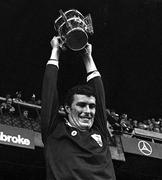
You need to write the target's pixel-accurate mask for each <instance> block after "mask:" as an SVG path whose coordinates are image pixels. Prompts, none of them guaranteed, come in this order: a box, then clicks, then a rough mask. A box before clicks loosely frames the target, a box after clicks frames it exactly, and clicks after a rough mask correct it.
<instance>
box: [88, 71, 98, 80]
mask: <svg viewBox="0 0 162 180" xmlns="http://www.w3.org/2000/svg"><path fill="white" fill-rule="evenodd" d="M97 76H101V75H100V73H99V72H98V71H94V72H92V73H91V74H89V75H88V76H87V82H88V81H89V80H91V79H93V78H94V77H97Z"/></svg>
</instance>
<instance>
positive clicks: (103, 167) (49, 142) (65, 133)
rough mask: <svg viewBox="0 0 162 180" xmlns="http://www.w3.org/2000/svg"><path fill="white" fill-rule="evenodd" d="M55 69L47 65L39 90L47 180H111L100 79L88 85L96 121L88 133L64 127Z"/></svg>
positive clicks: (112, 179)
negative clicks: (94, 103)
mask: <svg viewBox="0 0 162 180" xmlns="http://www.w3.org/2000/svg"><path fill="white" fill-rule="evenodd" d="M57 73H58V68H57V67H56V66H54V65H47V67H46V71H45V75H44V80H43V89H42V112H41V115H42V118H41V119H42V122H41V124H42V139H43V143H44V146H45V147H44V150H45V161H46V169H47V180H115V175H114V169H113V164H112V160H111V156H110V151H109V147H108V141H107V133H106V132H107V129H106V119H105V95H104V89H103V85H102V81H101V77H99V76H98V77H94V78H92V79H90V80H89V81H88V84H89V85H90V86H93V88H94V90H95V91H96V102H97V104H96V105H97V106H96V117H95V121H94V125H93V127H92V128H91V129H90V130H89V131H84V132H82V131H79V130H78V129H76V128H74V127H71V126H70V125H68V123H67V121H66V120H65V118H63V117H61V116H60V115H59V114H58V108H59V102H58V92H57Z"/></svg>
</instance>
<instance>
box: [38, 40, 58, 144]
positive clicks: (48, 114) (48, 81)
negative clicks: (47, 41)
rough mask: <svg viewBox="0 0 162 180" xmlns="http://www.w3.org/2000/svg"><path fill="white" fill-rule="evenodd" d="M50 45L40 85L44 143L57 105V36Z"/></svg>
mask: <svg viewBox="0 0 162 180" xmlns="http://www.w3.org/2000/svg"><path fill="white" fill-rule="evenodd" d="M51 46H52V52H51V57H50V59H49V60H48V62H47V64H46V69H45V73H44V78H43V85H42V110H41V129H42V139H43V142H44V143H45V141H46V138H47V137H48V135H49V134H50V133H51V131H52V130H53V129H54V127H55V125H56V122H55V119H56V116H57V113H58V107H59V100H58V91H57V75H58V68H59V54H60V50H59V39H58V37H54V38H53V39H52V41H51Z"/></svg>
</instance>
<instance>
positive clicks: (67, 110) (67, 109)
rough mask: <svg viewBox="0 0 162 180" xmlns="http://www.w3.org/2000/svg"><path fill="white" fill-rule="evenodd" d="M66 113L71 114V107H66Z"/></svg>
mask: <svg viewBox="0 0 162 180" xmlns="http://www.w3.org/2000/svg"><path fill="white" fill-rule="evenodd" d="M65 111H66V113H68V114H69V113H70V106H68V105H65Z"/></svg>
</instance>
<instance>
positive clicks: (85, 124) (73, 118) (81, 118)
mask: <svg viewBox="0 0 162 180" xmlns="http://www.w3.org/2000/svg"><path fill="white" fill-rule="evenodd" d="M73 97H74V100H73V102H72V104H71V106H70V107H69V106H67V107H66V111H67V113H68V118H69V123H70V124H71V125H72V126H74V127H76V128H78V129H80V130H87V129H90V128H91V127H92V125H93V122H94V117H95V112H96V99H95V97H94V96H90V97H88V96H86V95H81V94H75V95H74V96H73Z"/></svg>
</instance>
